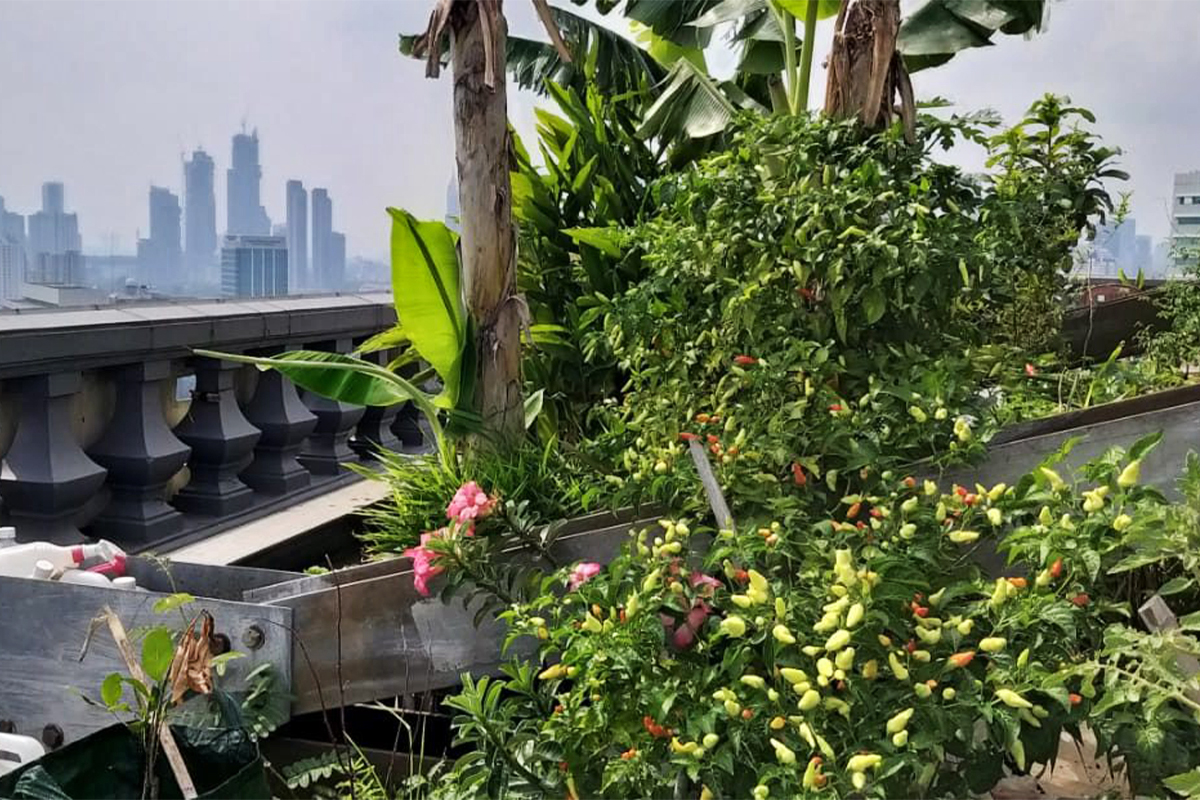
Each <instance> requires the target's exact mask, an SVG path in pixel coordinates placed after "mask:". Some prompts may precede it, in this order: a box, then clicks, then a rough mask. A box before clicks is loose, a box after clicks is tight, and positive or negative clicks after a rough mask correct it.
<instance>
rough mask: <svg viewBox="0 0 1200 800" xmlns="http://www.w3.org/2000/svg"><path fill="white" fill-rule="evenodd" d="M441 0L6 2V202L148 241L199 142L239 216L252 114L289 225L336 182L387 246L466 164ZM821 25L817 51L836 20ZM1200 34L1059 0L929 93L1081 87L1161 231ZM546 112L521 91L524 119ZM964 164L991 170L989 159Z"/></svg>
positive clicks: (1145, 224) (1126, 4)
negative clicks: (231, 172)
mask: <svg viewBox="0 0 1200 800" xmlns="http://www.w3.org/2000/svg"><path fill="white" fill-rule="evenodd" d="M553 1H554V2H556V3H563V4H564V5H565V4H566V3H565V0H553ZM912 4H913V3H912V2H911V0H905V7H906V8H911V6H912ZM431 5H432V0H387V1H386V2H379V1H377V0H263V1H261V2H253V1H251V0H237V1H236V2H198V1H193V0H157V1H154V0H84V1H83V2H76V1H74V0H0V31H3V32H4V44H3V46H2V47H0V196H3V197H4V198H5V200H6V202H7V205H8V207H9V209H10V210H14V211H19V212H21V213H29V212H31V211H33V210H35V209H36V207H37V206H38V204H39V203H40V186H41V183H42V181H45V180H61V181H63V182H64V183H66V187H67V204H68V208H69V210H74V211H77V212H78V213H79V216H80V228H81V232H82V234H83V239H84V247H85V250H89V251H97V252H107V251H108V250H109V248H110V247H112V248H113V249H115V250H116V251H117V252H132V250H133V248H134V245H135V239H136V235H137V231H138V230H139V229H141V231H142V235H143V236H144V235H146V232H147V227H148V212H147V192H148V187H149V186H150V185H151V184H156V185H163V186H167V187H169V188H171V189H172V190H173V191H176V192H177V193H178V192H180V190H181V186H180V184H181V182H182V168H181V162H180V159H181V154H182V153H183V152H184V151H185V150H187V151H190V150H191V148H193V147H195V146H197V145H200V146H203V147H204V148H205V149H206V150H207V151H208V152H209V153H210V154H211V155H212V156H213V158H214V159H215V160H216V163H217V214H218V223H217V224H218V229H219V230H223V229H224V219H225V217H224V214H225V211H224V206H225V202H224V200H225V169H226V168H227V167H228V166H229V148H230V144H229V140H230V136H231V135H232V134H233V133H235V132H236V131H237V130H238V129H239V128H240V126H241V124H242V122H243V121H245V123H246V125H247V126H248V127H251V128H257V129H258V132H259V136H260V137H261V156H262V163H263V184H262V193H263V200H264V204H265V205H266V207H267V211H268V213H269V214H270V215H271V217H272V220H273V221H275V222H282V221H283V216H284V215H283V209H284V183H285V181H286V180H287V179H289V178H299V179H301V180H303V181H304V183H305V185H306V186H307V187H309V188H312V187H314V186H324V187H327V188H328V189H329V191H330V195H331V196H332V198H333V201H334V226H335V228H337V229H339V230H343V231H344V232H345V233H346V235H347V239H348V250H349V252H350V254H351V255H367V256H371V257H376V258H383V257H384V255H385V254H386V252H387V230H388V222H387V217H386V215H385V213H384V211H383V209H384V207H385V206H387V205H398V206H404V207H407V208H409V209H411V210H412V211H414V212H415V213H417V214H418V215H423V216H435V217H440V216H442V214H443V213H444V210H445V198H446V188H447V182H448V181H449V178H450V175H451V173H452V170H453V168H454V161H453V136H452V128H451V119H450V101H451V91H452V89H451V85H450V82H449V81H448V80H447V79H446V78H445V77H443V79H442V80H438V81H431V80H427V79H425V77H424V72H423V69H422V66H421V64H419V63H417V62H415V61H411V60H409V59H406V58H403V57H401V56H400V55H399V54H398V52H397V49H396V40H397V34H398V33H399V32H401V31H405V32H408V31H413V30H417V29H420V28H422V27H423V26H424V23H425V21H426V19H427V15H428V12H429V8H430V7H431ZM505 5H506V6H507V9H508V14H509V17H510V20H511V23H510V24H511V25H512V27H513V29H514V30H515V31H518V32H522V33H526V34H532V33H533V32H535V31H536V30H537V24H536V22H535V21H534V17H533V14H532V12H531V11H530V8H529V4H528V3H527V2H525V1H524V0H508V2H507V3H506V4H505ZM820 35H821V39H820V40H819V46H818V58H821V57H823V54H824V52H825V51H826V50H827V49H828V47H827V40H828V25H826V26H824V30H822V31H821V32H820ZM1198 40H1200V0H1138V1H1137V2H1130V1H1129V0H1062V1H1061V2H1055V3H1053V5H1052V9H1051V16H1050V25H1049V30H1048V31H1047V32H1046V33H1044V34H1043V35H1041V36H1038V37H1035V38H1034V39H1032V40H1030V41H1025V40H1023V39H1021V38H1020V37H1017V38H1012V37H1005V40H1004V41H1002V42H1001V43H1000V44H999V45H998V46H996V47H992V48H987V49H983V50H978V51H972V52H970V53H967V54H964V55H960V56H959V57H958V58H956V59H955V60H954V61H952V62H951V63H950V64H948V65H946V66H944V67H941V68H939V69H937V70H931V71H928V72H923V73H920V74H918V75H917V76H916V77H915V83H916V90H917V95H918V97H919V98H920V97H928V96H932V95H941V96H944V97H947V98H950V99H952V100H954V101H955V102H956V103H958V104H960V107H961V108H962V109H964V110H965V109H973V108H980V107H992V108H995V109H996V110H998V111H1000V112H1001V113H1002V114H1003V115H1004V117H1005V118H1006V119H1015V118H1016V117H1017V116H1018V115H1019V113H1020V112H1021V111H1022V110H1023V109H1024V108H1025V107H1026V106H1027V105H1028V104H1029V102H1030V101H1031V100H1033V99H1034V98H1036V97H1037V96H1039V95H1040V94H1042V93H1043V92H1046V91H1055V92H1059V93H1066V94H1069V95H1070V96H1071V97H1072V99H1073V100H1075V101H1076V102H1077V103H1080V104H1083V105H1086V106H1088V107H1090V108H1092V109H1093V110H1094V111H1095V112H1096V114H1097V116H1098V117H1099V124H1098V130H1099V131H1100V132H1101V133H1102V134H1103V135H1104V136H1105V138H1106V140H1107V141H1109V142H1111V143H1112V144H1115V145H1119V146H1121V147H1122V148H1123V149H1124V150H1125V155H1124V156H1123V158H1122V160H1123V162H1124V164H1125V166H1126V168H1127V169H1128V170H1129V171H1130V172H1131V173H1132V174H1133V180H1132V182H1131V185H1130V186H1129V187H1127V188H1130V189H1132V190H1134V197H1133V212H1134V216H1135V217H1136V218H1137V221H1138V229H1139V232H1142V233H1151V234H1153V235H1155V236H1156V237H1158V236H1162V235H1164V234H1166V233H1167V230H1168V226H1167V221H1166V220H1167V213H1166V205H1165V202H1166V195H1167V194H1168V193H1169V191H1170V185H1171V175H1172V173H1173V172H1174V171H1176V170H1185V169H1200V136H1198V135H1197V134H1198V133H1200V102H1197V93H1196V79H1197V76H1200V48H1198V47H1197V46H1196V42H1197V41H1198ZM715 61H717V62H721V61H722V59H721V58H720V55H719V54H718V56H717V57H716V59H715ZM717 68H720V63H718V64H717ZM818 73H819V74H818V75H817V76H816V77H815V79H814V85H815V86H816V87H817V89H816V90H815V91H814V97H816V96H817V95H818V94H820V93H822V91H823V87H824V72H823V70H818ZM532 107H533V101H532V99H531V98H530V97H528V96H518V97H512V98H511V103H510V114H511V115H512V117H513V119H514V122H515V123H516V124H517V126H518V128H519V129H521V130H524V131H526V132H528V131H529V129H530V127H531V117H532ZM527 135H528V134H527ZM955 158H956V160H959V161H961V162H962V163H964V164H966V165H968V166H971V167H973V168H974V167H977V166H978V163H977V155H976V154H972V153H958V154H956V156H955Z"/></svg>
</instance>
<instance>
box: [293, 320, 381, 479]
mask: <svg viewBox="0 0 1200 800" xmlns="http://www.w3.org/2000/svg"><path fill="white" fill-rule="evenodd" d="M310 349H313V350H325V351H332V352H335V353H347V352H349V351H350V349H351V345H350V340H349V339H338V340H336V341H331V342H321V343H319V344H316V345H313V347H312V348H310ZM300 399H301V400H303V401H304V405H306V406H308V410H309V411H311V412H312V413H313V414H315V415H316V416H317V424H316V427H315V428H313V432H312V433H311V434H309V436H308V438H307V439H306V440H305V441H304V446H303V447H302V448H301V449H300V463H301V464H303V465H304V466H305V467H307V468H308V470H309V472H312V473H313V474H314V475H338V474H340V473H341V471H342V470H341V464H343V463H345V462H348V461H353V460H354V451H353V450H351V449H350V444H349V441H350V433H351V431H353V430H354V426H355V425H356V424H357V423H358V421H359V420H360V419H362V416H363V411H364V410H365V409H364V408H363V407H362V406H354V405H350V404H349V403H343V402H341V401H338V400H330V399H329V398H327V397H322V396H321V395H319V394H313V393H312V392H309V391H303V392H301V393H300Z"/></svg>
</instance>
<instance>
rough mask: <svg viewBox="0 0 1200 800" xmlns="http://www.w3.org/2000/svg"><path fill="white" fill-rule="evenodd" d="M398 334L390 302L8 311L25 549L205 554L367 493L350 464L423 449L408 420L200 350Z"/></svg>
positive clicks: (0, 375) (4, 323)
mask: <svg viewBox="0 0 1200 800" xmlns="http://www.w3.org/2000/svg"><path fill="white" fill-rule="evenodd" d="M394 322H395V312H394V310H393V307H392V302H391V297H390V295H388V294H384V293H380V294H367V295H339V296H329V297H297V298H279V299H272V300H270V301H248V302H226V301H195V302H177V303H171V304H147V305H142V304H130V305H127V306H120V307H117V308H104V309H94V310H70V311H47V312H33V313H19V314H0V524H14V525H16V527H17V536H18V539H19V540H22V541H27V540H34V539H38V540H40V539H47V540H51V541H56V542H62V543H70V542H77V541H81V540H83V539H84V538H86V537H88V536H102V537H104V538H108V539H112V540H114V541H117V542H119V543H121V544H123V545H125V546H127V547H129V548H130V549H132V550H139V549H146V548H149V547H151V546H154V545H161V544H164V543H168V542H172V543H178V542H180V541H191V540H195V539H197V538H201V537H203V536H205V535H209V534H212V533H215V532H217V531H220V530H224V529H227V528H230V527H233V526H236V525H240V524H242V523H244V522H247V521H249V520H251V519H254V518H256V517H261V516H265V515H267V514H270V513H272V512H274V511H277V510H280V509H283V508H287V507H289V506H291V505H294V504H295V503H296V502H297V501H299V500H302V499H307V498H310V497H313V496H315V495H318V494H321V493H323V492H327V491H330V490H332V489H334V488H337V487H339V486H343V485H345V484H346V483H349V482H352V481H355V480H360V479H361V478H360V477H359V476H357V475H355V474H354V473H352V472H351V471H349V470H347V469H345V465H346V464H347V463H361V462H364V461H370V460H371V458H372V457H373V453H374V452H376V448H378V447H385V448H391V449H396V450H400V449H408V450H417V449H421V448H422V447H423V446H424V442H423V441H422V440H421V434H420V427H419V426H418V425H417V424H415V422H416V420H415V419H414V418H413V416H412V412H411V410H409V409H408V408H406V407H400V406H398V407H393V408H378V409H363V408H361V407H356V406H351V405H347V404H345V403H337V402H333V401H329V400H326V399H325V398H321V397H318V396H316V395H312V394H310V393H307V392H298V391H297V388H296V387H295V386H294V385H293V384H292V383H291V382H290V381H289V380H288V379H286V378H284V377H283V376H282V375H280V374H278V373H275V372H264V373H260V372H258V371H257V370H255V369H254V368H253V367H246V366H242V365H237V364H233V363H231V362H222V361H218V360H214V359H209V358H201V357H198V356H196V355H195V354H194V353H193V350H194V349H209V350H220V351H227V352H235V353H254V354H262V355H269V354H274V353H280V352H285V351H287V350H294V349H298V348H306V349H317V350H329V351H336V352H350V351H351V350H352V349H353V347H354V345H355V344H357V343H358V342H361V341H362V340H363V339H365V338H366V337H368V336H371V335H373V334H375V333H377V332H379V331H380V330H383V329H384V328H387V327H389V326H390V325H392V324H393V323H394ZM373 360H377V363H386V358H385V355H384V354H379V356H378V357H376V358H374V359H373Z"/></svg>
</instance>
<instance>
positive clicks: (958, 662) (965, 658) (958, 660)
mask: <svg viewBox="0 0 1200 800" xmlns="http://www.w3.org/2000/svg"><path fill="white" fill-rule="evenodd" d="M974 659H975V651H974V650H964V651H963V652H961V653H955V654H954V655H952V656H950V658H948V659H946V660H947V661H949V662H950V663H951V664H953V665H954V666H956V667H965V666H966V665H967V664H970V663H971V662H972V661H973V660H974Z"/></svg>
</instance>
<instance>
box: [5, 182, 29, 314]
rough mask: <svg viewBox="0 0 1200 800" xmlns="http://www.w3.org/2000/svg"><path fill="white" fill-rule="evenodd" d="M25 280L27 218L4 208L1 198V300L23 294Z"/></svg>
mask: <svg viewBox="0 0 1200 800" xmlns="http://www.w3.org/2000/svg"><path fill="white" fill-rule="evenodd" d="M24 279H25V218H24V217H22V216H21V215H20V214H14V213H12V212H11V211H8V210H7V209H5V207H4V198H3V197H0V300H12V299H14V298H16V297H19V296H20V294H21V281H23V280H24Z"/></svg>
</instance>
